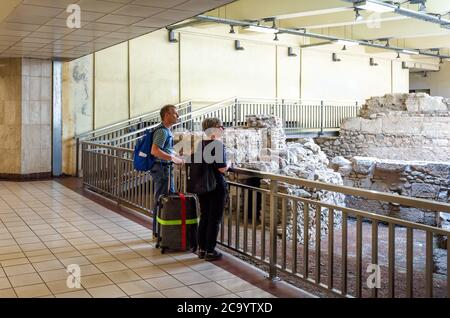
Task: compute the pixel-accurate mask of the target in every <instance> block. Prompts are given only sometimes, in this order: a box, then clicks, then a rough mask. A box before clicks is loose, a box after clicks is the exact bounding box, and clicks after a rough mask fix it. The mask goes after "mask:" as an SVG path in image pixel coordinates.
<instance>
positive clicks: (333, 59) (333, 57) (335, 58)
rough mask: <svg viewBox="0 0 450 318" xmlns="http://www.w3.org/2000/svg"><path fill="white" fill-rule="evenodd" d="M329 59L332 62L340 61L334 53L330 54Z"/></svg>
mask: <svg viewBox="0 0 450 318" xmlns="http://www.w3.org/2000/svg"><path fill="white" fill-rule="evenodd" d="M331 59H332V61H333V62H340V61H341V59H340V58H338V57H337V54H336V53H333V54H331Z"/></svg>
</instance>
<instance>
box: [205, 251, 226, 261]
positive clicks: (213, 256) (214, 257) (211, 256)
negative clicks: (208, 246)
mask: <svg viewBox="0 0 450 318" xmlns="http://www.w3.org/2000/svg"><path fill="white" fill-rule="evenodd" d="M221 258H222V253H220V252H218V251H216V250H214V252H210V253H209V252H208V253H206V255H205V261H215V260H218V259H221Z"/></svg>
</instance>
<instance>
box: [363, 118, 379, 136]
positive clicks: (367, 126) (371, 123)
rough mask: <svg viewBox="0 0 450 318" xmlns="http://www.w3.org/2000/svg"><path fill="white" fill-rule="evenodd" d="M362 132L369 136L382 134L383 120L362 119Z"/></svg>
mask: <svg viewBox="0 0 450 318" xmlns="http://www.w3.org/2000/svg"><path fill="white" fill-rule="evenodd" d="M361 131H362V132H364V133H368V134H381V131H382V119H381V118H379V119H361Z"/></svg>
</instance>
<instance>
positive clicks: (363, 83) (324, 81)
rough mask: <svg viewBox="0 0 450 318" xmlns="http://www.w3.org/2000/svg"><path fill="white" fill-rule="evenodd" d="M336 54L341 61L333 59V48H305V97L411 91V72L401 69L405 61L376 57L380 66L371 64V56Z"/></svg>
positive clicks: (360, 96) (357, 96)
mask: <svg viewBox="0 0 450 318" xmlns="http://www.w3.org/2000/svg"><path fill="white" fill-rule="evenodd" d="M336 53H337V57H338V58H339V59H340V60H341V61H340V62H333V61H332V52H331V51H325V50H320V49H317V48H314V49H313V48H310V49H303V50H302V64H301V71H302V77H301V98H302V99H308V100H309V99H323V100H358V101H364V100H365V99H367V98H369V97H372V96H381V95H384V94H386V93H392V92H407V91H408V73H407V71H406V72H405V71H404V70H401V62H395V63H392V61H391V60H389V59H381V58H374V61H375V63H377V64H378V65H377V66H371V65H370V63H369V58H370V56H369V55H362V54H348V53H344V52H342V51H338V52H336ZM398 63H400V66H399V64H398ZM399 67H400V69H399Z"/></svg>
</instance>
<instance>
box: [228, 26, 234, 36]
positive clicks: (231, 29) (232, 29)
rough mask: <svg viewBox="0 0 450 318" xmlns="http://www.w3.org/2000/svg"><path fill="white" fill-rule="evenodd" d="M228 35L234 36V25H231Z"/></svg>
mask: <svg viewBox="0 0 450 318" xmlns="http://www.w3.org/2000/svg"><path fill="white" fill-rule="evenodd" d="M228 33H230V34H234V26H233V25H230V32H228Z"/></svg>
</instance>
